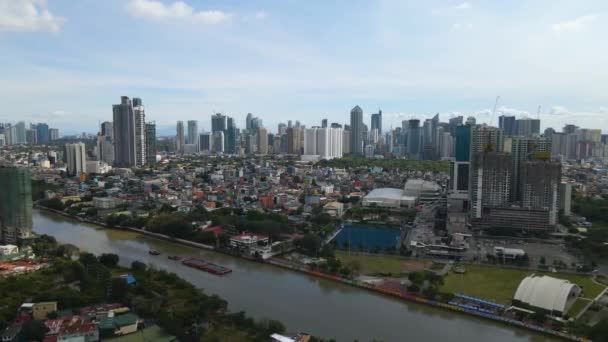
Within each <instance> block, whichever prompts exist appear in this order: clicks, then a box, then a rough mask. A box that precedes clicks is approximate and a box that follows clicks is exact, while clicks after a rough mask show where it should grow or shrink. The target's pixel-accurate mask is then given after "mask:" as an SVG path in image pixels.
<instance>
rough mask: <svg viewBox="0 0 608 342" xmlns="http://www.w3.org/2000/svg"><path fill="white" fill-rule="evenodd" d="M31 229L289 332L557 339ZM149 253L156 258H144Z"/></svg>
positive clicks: (283, 275) (234, 263) (159, 244)
mask: <svg viewBox="0 0 608 342" xmlns="http://www.w3.org/2000/svg"><path fill="white" fill-rule="evenodd" d="M34 231H35V232H36V233H38V234H48V235H52V236H54V237H55V238H56V239H57V241H59V242H60V243H70V244H73V245H75V246H77V247H79V248H80V249H82V250H86V251H89V252H91V253H95V254H100V253H115V254H118V255H119V256H120V262H121V264H122V265H125V266H128V265H130V263H131V262H132V261H134V260H140V261H143V262H145V263H147V264H149V265H151V266H152V267H156V268H158V269H166V270H169V271H171V272H175V273H177V274H179V275H180V276H181V277H183V278H184V279H186V280H188V281H190V282H191V283H192V284H194V285H196V286H197V287H199V288H201V289H203V290H204V291H205V292H206V293H209V294H217V295H219V296H220V297H222V298H224V299H226V300H227V301H228V302H229V308H230V310H232V311H240V310H244V311H246V312H247V313H248V314H249V315H251V316H253V317H255V318H257V319H261V318H269V319H277V320H280V321H281V322H283V323H284V324H285V325H286V326H287V328H288V330H289V331H305V332H309V333H312V334H315V335H317V336H323V337H326V338H330V337H331V338H335V339H337V340H338V341H340V342H342V341H353V340H355V339H358V340H359V341H371V340H373V339H378V340H382V341H384V342H392V341H440V340H441V341H459V342H472V341H495V342H501V341H535V342H540V341H556V339H555V338H552V337H549V336H544V335H539V334H535V333H532V332H528V331H526V330H522V329H518V328H514V327H510V326H506V325H502V324H498V323H494V322H491V321H486V320H482V319H477V318H474V317H469V316H464V315H458V314H455V313H451V312H448V311H444V310H440V309H435V308H431V307H428V306H425V305H421V304H415V303H406V302H402V301H398V300H395V299H393V298H389V297H386V296H383V295H379V294H375V293H372V292H368V291H364V290H361V289H357V288H353V287H350V286H347V285H344V284H339V283H335V282H332V281H329V280H325V279H318V278H314V277H311V276H307V275H304V274H300V273H295V272H292V271H288V270H284V269H280V268H277V267H274V266H270V265H265V264H261V263H256V262H250V261H247V260H242V259H239V258H234V257H230V256H227V255H223V254H219V253H215V252H210V251H204V250H200V249H196V248H192V247H186V246H182V245H178V244H174V243H170V242H167V241H163V240H158V239H154V238H150V237H147V236H143V235H141V234H137V233H133V232H126V231H120V230H114V229H104V228H101V227H98V226H94V225H90V224H85V223H82V222H78V221H76V220H72V219H69V218H66V217H63V216H60V215H57V214H52V213H48V212H44V211H40V210H34ZM150 249H155V250H158V251H160V252H161V253H162V254H161V255H159V256H151V255H149V254H148V251H149V250H150ZM167 255H180V256H183V257H186V256H200V257H202V258H204V259H206V260H210V261H212V262H215V263H218V264H220V265H223V266H226V267H230V268H231V269H232V270H233V272H232V273H231V274H229V275H227V276H222V277H219V276H214V275H211V274H209V273H206V272H202V271H197V270H194V269H192V268H189V267H186V266H183V265H182V264H181V263H180V262H178V261H172V260H169V259H167Z"/></svg>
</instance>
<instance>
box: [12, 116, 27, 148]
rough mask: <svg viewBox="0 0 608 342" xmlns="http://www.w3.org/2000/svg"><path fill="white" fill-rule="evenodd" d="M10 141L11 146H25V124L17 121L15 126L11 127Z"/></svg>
mask: <svg viewBox="0 0 608 342" xmlns="http://www.w3.org/2000/svg"><path fill="white" fill-rule="evenodd" d="M11 128H13V130H12V132H11V133H12V137H11V138H12V140H13V145H25V144H27V133H26V129H25V122H23V121H19V122H17V124H16V125H15V126H12V127H11Z"/></svg>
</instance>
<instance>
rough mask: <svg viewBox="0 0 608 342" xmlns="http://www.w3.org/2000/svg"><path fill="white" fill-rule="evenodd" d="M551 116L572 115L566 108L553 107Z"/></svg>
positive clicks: (550, 111) (550, 112)
mask: <svg viewBox="0 0 608 342" xmlns="http://www.w3.org/2000/svg"><path fill="white" fill-rule="evenodd" d="M549 114H550V115H567V114H570V111H569V110H568V108H566V107H564V106H553V107H551V109H550V110H549Z"/></svg>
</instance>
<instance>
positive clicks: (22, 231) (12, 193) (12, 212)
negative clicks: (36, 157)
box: [0, 166, 32, 244]
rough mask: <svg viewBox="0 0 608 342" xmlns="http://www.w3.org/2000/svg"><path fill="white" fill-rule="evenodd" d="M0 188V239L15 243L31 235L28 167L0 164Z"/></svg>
mask: <svg viewBox="0 0 608 342" xmlns="http://www.w3.org/2000/svg"><path fill="white" fill-rule="evenodd" d="M0 189H2V191H0V241H2V242H3V243H4V244H17V242H19V241H21V240H22V239H26V238H29V237H30V236H31V235H32V181H31V175H30V171H29V169H27V168H16V167H3V166H0Z"/></svg>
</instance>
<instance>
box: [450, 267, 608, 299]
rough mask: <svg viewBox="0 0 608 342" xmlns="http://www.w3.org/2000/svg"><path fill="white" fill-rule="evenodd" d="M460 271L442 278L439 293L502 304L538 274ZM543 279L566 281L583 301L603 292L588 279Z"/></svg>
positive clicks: (557, 275) (475, 269)
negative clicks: (578, 290)
mask: <svg viewBox="0 0 608 342" xmlns="http://www.w3.org/2000/svg"><path fill="white" fill-rule="evenodd" d="M464 268H465V269H466V273H464V274H455V273H452V272H451V273H449V274H448V275H447V276H446V277H445V278H444V282H445V284H444V285H443V287H442V288H441V290H442V291H444V292H454V293H462V294H465V295H469V296H473V297H478V298H483V299H487V300H491V301H495V302H497V303H502V304H508V303H510V302H511V299H512V298H513V296H514V295H515V291H516V290H517V287H518V286H519V283H520V282H521V281H522V279H523V278H525V277H526V276H528V275H530V274H532V273H536V274H540V272H532V271H523V270H513V269H504V268H498V267H484V266H473V265H465V266H464ZM547 275H548V276H551V277H555V278H561V279H567V280H570V281H571V282H573V283H576V284H578V285H579V286H582V287H583V297H586V298H595V296H597V295H598V294H599V293H600V292H601V291H602V290H603V289H604V287H602V286H601V285H598V284H595V283H593V281H592V280H591V278H590V277H585V276H580V275H572V274H563V273H549V274H547Z"/></svg>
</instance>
